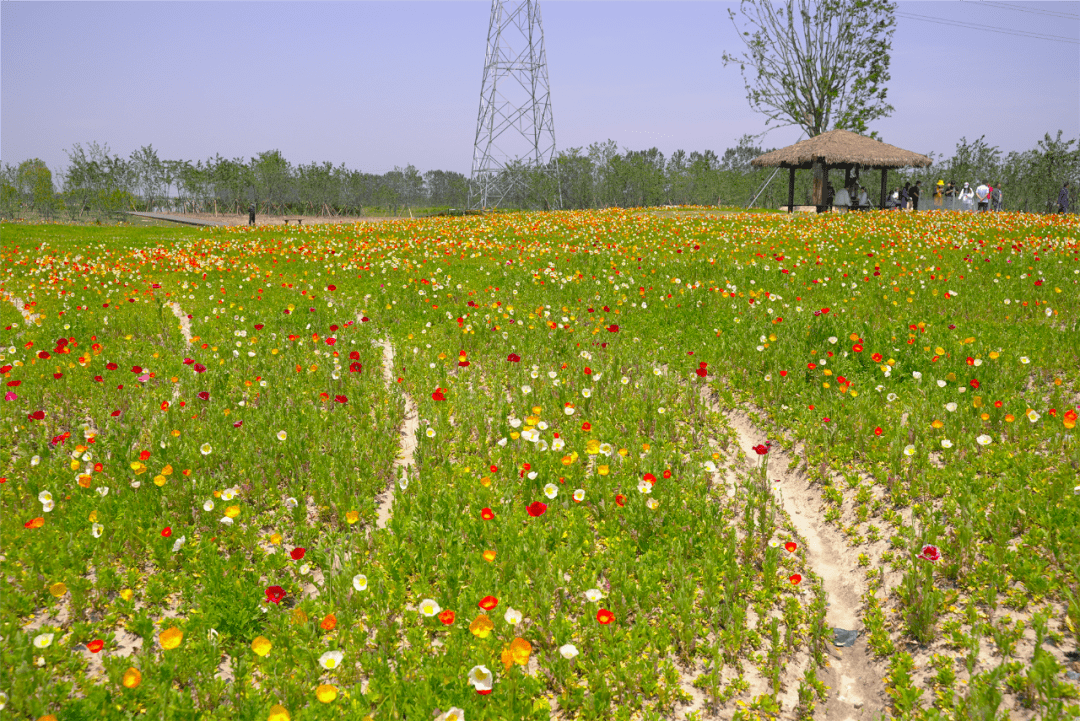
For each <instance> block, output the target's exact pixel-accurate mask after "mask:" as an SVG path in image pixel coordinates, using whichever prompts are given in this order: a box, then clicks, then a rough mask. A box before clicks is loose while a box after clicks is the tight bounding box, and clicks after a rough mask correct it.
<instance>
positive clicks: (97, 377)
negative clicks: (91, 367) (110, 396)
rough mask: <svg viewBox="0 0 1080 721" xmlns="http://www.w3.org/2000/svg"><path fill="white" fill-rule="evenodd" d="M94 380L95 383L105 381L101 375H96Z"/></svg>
mask: <svg viewBox="0 0 1080 721" xmlns="http://www.w3.org/2000/svg"><path fill="white" fill-rule="evenodd" d="M94 382H95V383H104V382H105V379H104V378H102V377H101V376H94Z"/></svg>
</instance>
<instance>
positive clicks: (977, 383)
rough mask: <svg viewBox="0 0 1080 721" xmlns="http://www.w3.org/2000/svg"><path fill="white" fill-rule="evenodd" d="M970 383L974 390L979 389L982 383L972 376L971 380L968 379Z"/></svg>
mask: <svg viewBox="0 0 1080 721" xmlns="http://www.w3.org/2000/svg"><path fill="white" fill-rule="evenodd" d="M968 385H969V386H971V387H972V388H973V389H974V390H979V386H980V385H981V384H980V383H979V381H977V380H975V379H974V378H972V379H971V380H970V381H968Z"/></svg>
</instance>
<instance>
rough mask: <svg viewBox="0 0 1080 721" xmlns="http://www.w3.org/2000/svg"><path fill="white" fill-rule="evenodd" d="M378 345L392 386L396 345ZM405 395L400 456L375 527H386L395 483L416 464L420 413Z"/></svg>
mask: <svg viewBox="0 0 1080 721" xmlns="http://www.w3.org/2000/svg"><path fill="white" fill-rule="evenodd" d="M375 344H376V345H379V346H382V351H383V382H384V383H386V387H387V388H390V387H391V386H392V385H393V384H394V346H393V345H392V344H391V343H390V339H389V338H386V339H384V340H382V341H376V342H375ZM402 395H403V396H404V397H405V420H404V423H403V425H402V428H401V431H400V434H401V440H400V444H399V450H398V457H397V458H396V459H395V460H394V466H393V472H392V473H391V479H390V483H389V484H388V485H387V487H386V490H385V491H383V492H382V493H381V494H379V496H377V502H376V512H377V516H376V519H375V528H386V523H387V521H389V520H390V510H391V508H392V507H393V505H394V484H395V483H397V482H398V481H397V479H398V477H399V472H400V475H402V476H404V477H405V478H408V475H407V474H408V468H409V467H410V466H413V465H415V461H414V460H413V453H414V452H415V451H416V432H417V430H419V428H420V413H419V410H418V409H417V406H416V402H415V401H414V400H413V399H412V397H411V396H410V395H409V394H408V393H402Z"/></svg>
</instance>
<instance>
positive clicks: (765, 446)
mask: <svg viewBox="0 0 1080 721" xmlns="http://www.w3.org/2000/svg"><path fill="white" fill-rule="evenodd" d="M771 446H772V443H771V442H769V443H759V444H758V445H756V446H754V453H756V454H758V455H759V456H763V455H765V454H766V453H768V452H769V448H770V447H771Z"/></svg>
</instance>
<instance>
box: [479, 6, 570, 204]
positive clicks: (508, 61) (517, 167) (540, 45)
mask: <svg viewBox="0 0 1080 721" xmlns="http://www.w3.org/2000/svg"><path fill="white" fill-rule="evenodd" d="M554 159H555V121H554V119H553V118H552V114H551V88H550V85H549V82H548V72H547V55H546V54H545V53H544V28H543V26H542V25H541V23H540V7H539V3H537V2H535V0H517V1H516V2H503V0H492V3H491V23H490V25H489V26H488V40H487V52H486V54H485V56H484V81H483V84H482V85H481V88H480V114H479V117H478V118H477V121H476V143H475V145H474V146H473V161H472V179H471V182H470V183H469V207H470V208H490V207H494V206H498V205H499V204H500V203H501V202H502V201H503V199H505V198H506V197H507V196H508V195H510V193H511V192H513V191H515V190H521V189H522V188H523V186H524V184H525V183H527V182H528V179H529V178H530V177H532V178H542V182H543V184H544V185H546V186H547V187H546V188H537V189H535V190H538V191H539V192H541V193H542V194H543V195H549V193H550V197H551V200H547V199H546V198H545V202H547V203H548V204H550V205H553V206H555V207H560V206H561V205H562V193H561V190H560V188H559V171H558V167H557V165H555V164H554V163H553V162H552V161H553V160H554ZM549 166H550V167H549ZM531 168H536V169H539V170H541V171H542V172H540V173H534V172H531V170H530V169H531Z"/></svg>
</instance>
